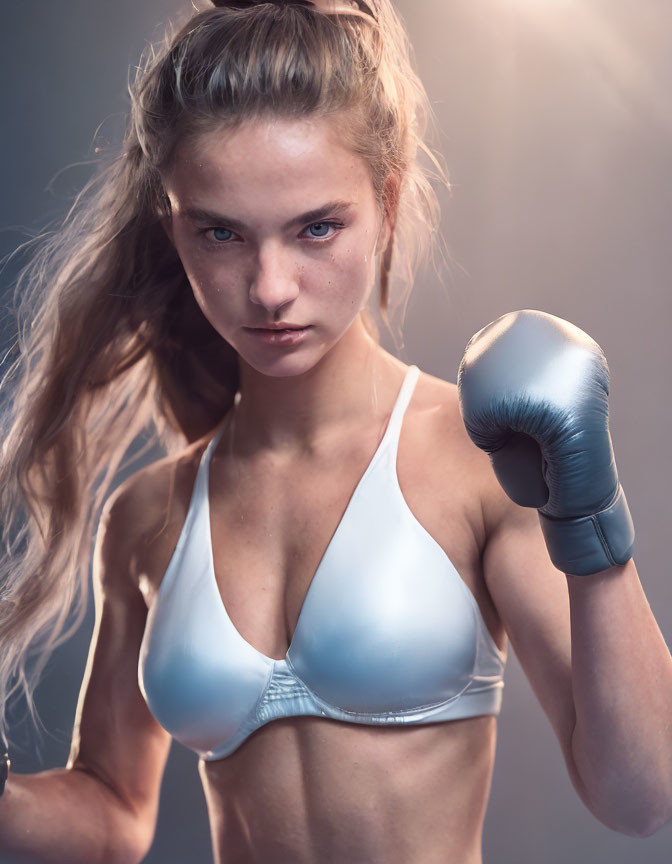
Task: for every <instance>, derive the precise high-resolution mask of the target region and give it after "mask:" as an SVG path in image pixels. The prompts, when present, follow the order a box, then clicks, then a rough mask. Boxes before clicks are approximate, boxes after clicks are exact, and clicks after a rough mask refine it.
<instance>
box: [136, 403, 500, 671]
mask: <svg viewBox="0 0 672 864" xmlns="http://www.w3.org/2000/svg"><path fill="white" fill-rule="evenodd" d="M434 429H435V425H434V424H433V423H432V419H431V417H428V416H426V415H423V414H422V413H418V414H417V415H415V416H414V415H412V414H411V413H410V412H409V414H408V416H407V418H406V420H405V422H404V426H403V428H402V432H401V435H400V439H399V445H398V453H397V458H396V479H397V482H398V489H399V491H400V494H401V496H403V502H404V506H405V507H407V508H408V511H409V514H407V517H408V518H410V519H413V520H417V523H418V524H419V526H421V530H424V531H426V532H427V533H428V534H429V535H430V537H431V538H433V540H434V541H436V543H437V544H438V546H439V547H440V548H441V549H442V550H443V552H444V553H445V554H446V555H447V556H448V557H449V558H450V561H451V562H452V564H453V565H454V567H455V569H456V570H457V572H458V574H459V576H460V578H461V579H462V580H463V581H464V583H465V585H466V587H467V588H468V589H469V591H470V592H471V593H472V595H473V596H474V599H475V601H476V603H477V604H478V607H479V610H480V612H481V615H482V616H483V619H484V622H485V624H486V626H487V628H488V630H489V632H490V635H491V636H492V637H493V639H494V640H495V642H496V644H497V645H498V647H500V648H501V649H502V650H503V649H504V632H503V627H502V625H501V622H500V620H499V617H498V615H497V612H496V609H495V608H494V605H493V603H492V600H491V598H490V595H489V593H488V591H487V587H486V586H485V583H484V580H483V575H482V572H481V567H480V553H481V547H482V542H483V537H482V524H481V518H480V500H479V477H478V473H477V472H478V468H477V467H476V465H475V463H474V462H473V461H472V459H470V454H469V451H468V450H466V451H465V450H464V444H463V440H462V438H461V436H460V435H459V429H458V428H457V427H456V428H455V429H451V428H450V426H448V427H446V426H445V424H444V425H443V426H442V432H441V435H440V436H437V435H436V433H435V431H433V430H434ZM375 436H376V432H375V430H373V431H370V432H369V433H368V434H362V435H355V436H352V439H351V440H350V441H341V443H340V444H338V445H336V444H334V446H328V447H325V448H324V449H323V451H322V452H320V453H319V454H316V455H315V457H314V458H311V459H306V460H303V461H302V462H301V463H300V464H297V463H296V462H294V463H292V464H284V465H283V464H281V463H279V462H277V461H276V462H275V463H273V462H271V461H269V460H266V461H263V460H257V461H256V462H255V463H254V464H244V463H240V462H235V461H233V462H232V461H229V460H227V459H226V458H225V457H223V458H221V459H217V458H213V460H212V462H211V465H210V471H209V483H208V486H209V495H208V504H209V516H210V519H209V522H210V542H211V548H212V563H213V574H212V576H213V578H214V581H215V583H216V587H217V591H218V593H219V595H220V597H221V601H222V604H223V605H224V607H225V608H226V611H227V613H228V616H229V618H230V619H231V621H232V623H233V625H234V626H235V628H236V629H237V630H238V632H239V633H240V635H241V636H242V637H243V638H244V639H245V640H246V641H247V642H248V643H249V644H250V645H252V646H253V647H254V648H256V649H257V650H258V651H260V652H261V653H263V654H265V655H266V656H267V657H271V658H274V659H282V658H283V657H285V654H286V652H287V650H288V647H289V645H290V643H291V641H292V637H293V634H294V632H295V630H296V628H297V623H298V621H299V617H300V615H301V610H302V608H303V606H304V602H305V599H306V597H307V595H308V592H309V591H310V589H311V585H312V583H313V581H314V579H315V576H316V573H318V571H319V568H320V567H321V564H322V562H323V560H324V556H325V551H326V550H327V548H328V547H329V544H330V542H331V541H332V538H333V537H334V535H335V534H337V533H338V532H342V531H343V530H344V528H345V527H346V526H344V524H343V523H344V520H345V519H346V518H347V519H348V520H350V521H351V522H352V523H353V525H354V526H355V530H356V531H357V536H358V538H359V539H360V542H363V543H365V542H366V539H367V537H372V536H374V534H375V536H376V537H378V538H380V539H379V540H378V541H376V542H379V546H380V553H381V558H384V553H385V549H386V547H387V549H388V551H389V550H390V549H392V548H393V543H394V539H395V537H394V530H395V529H394V525H390V526H385V525H384V524H379V522H380V520H383V519H384V518H385V513H384V510H385V508H384V507H380V512H377V509H378V508H377V507H376V502H375V501H373V502H372V506H370V507H368V508H362V507H361V506H358V508H357V510H356V512H355V503H356V502H355V501H354V499H353V493H356V490H357V489H358V486H359V485H360V481H362V477H363V475H364V474H365V471H366V470H367V468H368V466H369V463H370V460H371V456H372V454H373V452H374V451H375V450H376V446H377V444H378V440H376V437H375ZM196 467H197V463H196V464H195V465H194V466H193V468H192V470H191V471H189V470H186V471H184V472H182V474H181V475H180V477H179V478H178V482H177V484H176V489H175V495H174V504H173V507H172V508H171V512H170V513H169V516H168V518H167V519H165V518H164V523H163V524H164V529H163V531H162V532H159V533H158V534H156V535H155V537H154V539H153V541H152V542H151V543H150V544H149V545H148V546H146V547H145V554H144V555H143V558H144V570H145V574H146V577H147V578H146V580H145V585H146V590H145V597H146V600H147V602H148V605H151V602H152V600H153V598H154V595H155V593H156V591H157V590H158V587H159V585H160V583H161V579H162V576H163V574H164V573H165V571H166V568H167V566H168V564H169V562H170V559H171V556H172V554H173V551H174V549H175V545H176V543H177V540H178V537H179V534H180V532H181V530H182V526H183V523H184V518H185V516H186V512H187V508H188V505H189V499H190V496H191V491H192V488H193V483H194V479H195V469H196ZM386 527H387V528H389V531H388V533H387V534H386V532H385V529H386ZM376 532H377V533H376ZM353 545H354V544H353ZM356 552H357V550H356V548H353V555H356Z"/></svg>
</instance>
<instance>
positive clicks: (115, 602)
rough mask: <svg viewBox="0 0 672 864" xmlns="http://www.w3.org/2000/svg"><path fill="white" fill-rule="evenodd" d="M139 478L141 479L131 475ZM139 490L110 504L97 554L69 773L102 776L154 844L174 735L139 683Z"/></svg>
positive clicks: (143, 837) (122, 492)
mask: <svg viewBox="0 0 672 864" xmlns="http://www.w3.org/2000/svg"><path fill="white" fill-rule="evenodd" d="M131 479H135V477H134V478H131ZM131 493H132V486H129V484H128V481H127V483H126V484H122V486H121V487H120V488H119V489H117V490H116V491H115V493H114V494H113V495H112V496H111V497H110V498H109V499H108V500H107V502H106V504H105V507H104V508H103V513H102V516H101V519H100V523H99V527H98V532H97V537H96V543H95V549H94V556H93V591H94V600H95V613H96V614H95V624H94V629H93V635H92V638H91V645H90V648H89V654H88V658H87V662H86V668H85V672H84V678H83V682H82V687H81V690H80V693H79V699H78V702H77V711H76V715H75V724H74V730H73V738H72V746H71V750H70V757H69V759H68V764H67V767H68V768H72V769H78V770H83V771H87V772H88V773H93V774H95V775H96V776H97V777H98V778H99V779H101V780H102V781H103V782H104V783H105V785H107V786H108V787H109V788H110V789H111V790H112V791H113V792H114V793H115V794H116V796H117V799H118V800H119V801H120V802H121V803H122V805H123V806H124V807H126V808H127V809H128V810H129V812H130V813H131V816H132V823H133V825H134V826H137V829H138V835H137V840H136V842H137V843H138V844H139V846H140V847H141V848H143V849H146V848H148V847H149V846H150V845H151V842H152V839H153V836H154V831H155V826H156V819H157V815H158V806H159V794H160V787H161V779H162V776H163V770H164V767H165V764H166V760H167V757H168V753H169V750H170V743H171V737H170V735H169V734H168V733H167V732H166V731H165V730H164V729H163V728H162V727H161V726H160V725H159V724H158V723H157V721H156V720H155V719H154V717H153V716H152V715H151V713H150V712H149V709H148V708H147V705H146V703H145V701H144V699H143V696H142V693H141V692H140V688H139V685H138V657H139V652H140V644H141V642H142V637H143V633H144V627H145V622H146V618H147V606H146V603H145V601H144V598H143V596H142V594H141V593H140V590H139V589H138V587H137V585H136V584H135V582H134V580H133V579H132V578H131V574H130V561H131V553H132V548H133V544H132V541H133V535H132V533H131V527H133V525H134V519H133V517H134V515H135V514H134V512H133V511H134V507H136V508H137V505H134V503H133V496H132V494H131Z"/></svg>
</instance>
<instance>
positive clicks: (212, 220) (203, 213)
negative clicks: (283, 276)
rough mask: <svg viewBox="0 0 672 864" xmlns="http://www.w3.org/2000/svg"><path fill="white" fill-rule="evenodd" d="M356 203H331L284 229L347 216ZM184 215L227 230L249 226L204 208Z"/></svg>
mask: <svg viewBox="0 0 672 864" xmlns="http://www.w3.org/2000/svg"><path fill="white" fill-rule="evenodd" d="M354 204H355V202H354V201H340V200H336V201H329V202H328V203H327V204H324V205H323V206H322V207H317V208H316V209H315V210H308V212H307V213H301V214H300V215H299V216H295V217H294V218H293V219H290V220H289V222H286V223H285V224H284V225H283V226H282V229H283V231H286V230H287V229H289V228H294V227H295V226H297V225H305V224H311V223H312V222H319V221H320V220H321V219H324V218H325V216H338V215H345V214H346V213H347V212H348V211H349V210H350V209H351V208H352V207H353V206H354ZM182 215H183V216H184V218H185V219H188V220H189V221H190V222H199V223H201V224H204V223H205V224H208V225H221V226H224V225H225V226H226V227H227V228H229V227H230V228H236V229H238V230H244V229H245V228H247V227H248V226H247V225H246V224H245V223H244V222H241V221H240V219H234V218H233V217H232V216H225V215H224V214H223V213H213V212H212V211H211V210H205V209H203V208H202V207H188V208H186V209H185V210H183V211H182Z"/></svg>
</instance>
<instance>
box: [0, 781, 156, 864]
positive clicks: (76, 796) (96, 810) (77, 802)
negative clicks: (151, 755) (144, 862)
mask: <svg viewBox="0 0 672 864" xmlns="http://www.w3.org/2000/svg"><path fill="white" fill-rule="evenodd" d="M133 841H134V826H133V820H132V817H131V815H130V813H129V811H127V810H125V809H124V808H123V806H122V804H121V802H120V801H119V799H118V798H117V797H116V796H115V794H114V793H113V792H112V791H111V790H110V789H109V788H108V787H107V786H105V784H104V783H103V782H102V781H100V780H98V779H97V778H96V777H95V776H94V775H92V774H87V773H85V772H84V771H80V770H77V769H72V770H69V769H66V768H53V769H50V770H48V771H41V772H39V773H37V774H14V773H10V775H9V779H8V780H7V785H6V786H5V791H4V794H3V795H2V797H0V855H3V856H4V855H9V856H11V857H12V861H13V862H16V864H24V862H25V864H80V862H81V864H132V862H136V864H137V862H139V861H140V860H141V857H142V856H141V855H140V854H138V852H137V844H136V843H134V842H133Z"/></svg>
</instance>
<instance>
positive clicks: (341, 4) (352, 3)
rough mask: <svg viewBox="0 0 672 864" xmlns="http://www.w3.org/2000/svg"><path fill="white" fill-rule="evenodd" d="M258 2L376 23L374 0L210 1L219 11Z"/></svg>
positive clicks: (245, 7)
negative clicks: (358, 15)
mask: <svg viewBox="0 0 672 864" xmlns="http://www.w3.org/2000/svg"><path fill="white" fill-rule="evenodd" d="M259 2H265V3H273V4H274V5H275V6H288V5H296V6H312V7H313V8H314V9H316V10H317V11H318V12H322V13H323V14H325V15H350V14H353V13H354V14H355V15H357V14H363V15H366V16H367V17H369V18H373V20H374V21H375V22H376V24H377V23H378V15H377V11H376V7H375V5H374V4H375V0H368V3H365V2H364V0H212V4H213V6H216V7H217V8H220V9H221V8H224V7H227V6H228V7H229V8H230V9H247V8H249V7H250V6H258V5H259Z"/></svg>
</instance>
